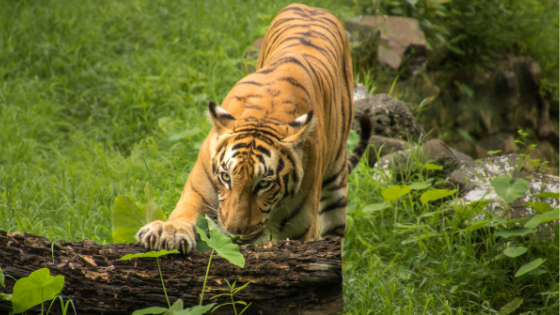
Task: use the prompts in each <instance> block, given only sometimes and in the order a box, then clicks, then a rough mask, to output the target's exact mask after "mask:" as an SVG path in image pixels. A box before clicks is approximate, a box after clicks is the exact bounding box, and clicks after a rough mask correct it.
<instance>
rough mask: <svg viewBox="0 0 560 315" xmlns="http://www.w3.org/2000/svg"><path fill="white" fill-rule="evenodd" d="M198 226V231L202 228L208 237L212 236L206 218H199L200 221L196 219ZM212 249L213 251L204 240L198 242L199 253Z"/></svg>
mask: <svg viewBox="0 0 560 315" xmlns="http://www.w3.org/2000/svg"><path fill="white" fill-rule="evenodd" d="M196 226H197V231H198V228H200V230H202V231H204V233H205V234H206V237H208V236H209V235H210V229H209V228H208V220H207V219H206V217H205V216H199V217H198V219H196ZM210 249H211V248H210V246H208V244H206V242H205V241H204V240H202V238H200V239H198V240H196V250H197V251H198V252H204V251H207V250H210Z"/></svg>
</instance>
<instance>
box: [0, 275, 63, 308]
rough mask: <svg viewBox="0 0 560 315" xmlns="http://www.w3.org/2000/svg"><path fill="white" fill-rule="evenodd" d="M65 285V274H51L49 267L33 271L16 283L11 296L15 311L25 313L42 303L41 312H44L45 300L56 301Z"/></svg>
mask: <svg viewBox="0 0 560 315" xmlns="http://www.w3.org/2000/svg"><path fill="white" fill-rule="evenodd" d="M63 286H64V276H51V273H50V270H49V269H47V268H41V269H39V270H35V271H33V272H32V273H31V274H30V275H29V276H27V277H23V278H20V279H18V280H17V281H16V283H15V284H14V289H13V293H12V298H11V301H12V309H13V312H14V313H23V312H25V311H27V310H28V309H30V308H32V307H34V306H36V305H39V304H41V314H43V311H44V310H43V302H45V301H48V300H53V301H54V299H55V298H56V296H57V295H58V294H59V293H60V292H61V291H62V287H63ZM49 309H50V307H49ZM47 314H48V311H47Z"/></svg>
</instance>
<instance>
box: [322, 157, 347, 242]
mask: <svg viewBox="0 0 560 315" xmlns="http://www.w3.org/2000/svg"><path fill="white" fill-rule="evenodd" d="M347 176H348V169H347V167H346V165H343V166H341V167H340V169H339V170H337V171H335V172H333V174H331V175H330V176H326V177H325V178H324V179H323V183H322V184H323V185H322V189H321V202H320V203H319V236H320V237H321V238H324V237H327V236H329V237H337V236H340V237H344V230H345V227H346V204H347V202H348V183H347V180H346V178H347Z"/></svg>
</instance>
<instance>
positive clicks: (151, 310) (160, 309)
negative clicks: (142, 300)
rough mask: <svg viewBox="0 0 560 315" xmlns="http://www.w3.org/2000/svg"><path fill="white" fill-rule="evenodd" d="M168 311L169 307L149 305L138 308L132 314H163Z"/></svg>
mask: <svg viewBox="0 0 560 315" xmlns="http://www.w3.org/2000/svg"><path fill="white" fill-rule="evenodd" d="M166 311H167V309H166V308H163V307H148V308H145V309H141V310H136V311H134V312H133V313H132V315H147V314H161V313H163V312H166Z"/></svg>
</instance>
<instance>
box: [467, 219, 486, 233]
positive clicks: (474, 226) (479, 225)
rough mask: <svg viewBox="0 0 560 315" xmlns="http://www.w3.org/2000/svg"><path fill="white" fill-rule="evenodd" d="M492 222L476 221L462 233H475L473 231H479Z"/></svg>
mask: <svg viewBox="0 0 560 315" xmlns="http://www.w3.org/2000/svg"><path fill="white" fill-rule="evenodd" d="M490 222H492V220H484V221H478V222H476V223H474V224H471V225H469V226H468V227H467V228H466V229H464V230H463V231H465V232H466V231H475V230H479V229H481V228H483V227H484V226H486V225H487V224H488V223H490Z"/></svg>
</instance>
